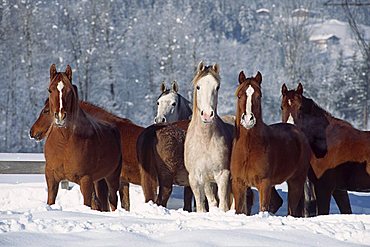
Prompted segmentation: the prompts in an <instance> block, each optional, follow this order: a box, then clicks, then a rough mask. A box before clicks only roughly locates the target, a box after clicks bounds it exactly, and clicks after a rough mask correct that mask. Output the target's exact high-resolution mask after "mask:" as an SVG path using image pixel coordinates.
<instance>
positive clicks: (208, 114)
mask: <svg viewBox="0 0 370 247" xmlns="http://www.w3.org/2000/svg"><path fill="white" fill-rule="evenodd" d="M219 71H220V68H219V66H218V65H217V64H214V65H211V66H205V65H204V63H203V62H200V63H199V64H198V67H197V71H196V74H195V77H194V79H193V85H194V93H193V95H194V96H193V116H192V118H191V121H190V124H189V127H188V131H187V134H186V138H185V144H184V145H185V146H184V160H185V167H186V169H187V170H188V172H189V183H190V186H191V189H192V191H193V193H194V197H195V201H196V209H197V212H205V211H206V209H205V205H204V199H205V197H207V200H208V203H209V205H210V206H214V207H217V201H216V198H215V195H214V193H213V190H212V185H211V183H216V184H217V187H218V197H219V208H220V209H221V210H223V211H227V210H228V209H229V195H228V192H229V177H230V170H229V162H230V152H231V142H232V134H233V133H232V131H230V130H229V128H227V125H226V124H225V123H224V122H223V121H222V119H221V118H220V117H219V116H218V114H217V100H218V90H219V88H220V74H219Z"/></svg>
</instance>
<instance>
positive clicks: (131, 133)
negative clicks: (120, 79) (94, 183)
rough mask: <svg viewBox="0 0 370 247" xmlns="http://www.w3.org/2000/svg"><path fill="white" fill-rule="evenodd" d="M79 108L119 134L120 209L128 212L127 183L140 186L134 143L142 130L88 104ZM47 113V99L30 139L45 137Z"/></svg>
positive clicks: (127, 121) (82, 103)
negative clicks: (113, 127)
mask: <svg viewBox="0 0 370 247" xmlns="http://www.w3.org/2000/svg"><path fill="white" fill-rule="evenodd" d="M80 107H81V108H82V109H83V110H84V111H85V112H87V113H88V114H89V115H90V116H92V117H94V118H98V119H101V120H104V121H107V122H109V123H111V124H114V125H115V126H116V127H117V128H118V130H119V132H120V135H121V148H122V153H124V155H123V160H122V170H121V177H120V189H119V192H120V199H121V206H122V208H124V209H126V210H129V209H130V200H129V183H133V184H137V185H141V181H140V169H139V165H138V160H137V155H136V141H137V138H138V136H139V135H140V133H141V132H142V130H144V128H143V127H140V126H138V125H136V124H134V123H132V122H131V121H130V120H128V119H125V118H120V117H118V116H116V115H113V114H111V113H109V112H108V111H106V110H104V109H102V108H100V107H98V106H95V105H93V104H91V103H88V102H84V101H80ZM49 112H50V107H49V99H47V100H46V101H45V105H44V108H43V109H42V110H41V113H40V115H39V117H38V119H37V120H36V122H35V123H34V124H33V125H32V127H31V130H30V137H31V138H34V139H36V140H37V141H40V140H42V139H44V138H45V137H46V136H47V134H48V131H49V129H50V127H51V124H52V122H53V117H52V116H51V115H50V114H49ZM102 186H104V185H102ZM100 190H102V189H100Z"/></svg>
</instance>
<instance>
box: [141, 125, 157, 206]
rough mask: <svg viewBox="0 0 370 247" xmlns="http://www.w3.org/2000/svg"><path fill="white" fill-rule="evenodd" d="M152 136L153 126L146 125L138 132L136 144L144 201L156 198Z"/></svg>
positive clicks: (155, 168) (155, 169)
mask: <svg viewBox="0 0 370 247" xmlns="http://www.w3.org/2000/svg"><path fill="white" fill-rule="evenodd" d="M154 137H155V131H154V130H153V128H150V127H148V128H147V129H145V130H144V131H143V132H142V133H141V134H140V136H139V138H138V139H137V144H136V151H137V159H138V161H139V168H140V176H141V187H142V189H143V192H144V197H145V202H148V201H153V202H155V201H156V199H157V187H158V172H157V167H156V165H155V162H154V159H155V155H154V151H153V141H154Z"/></svg>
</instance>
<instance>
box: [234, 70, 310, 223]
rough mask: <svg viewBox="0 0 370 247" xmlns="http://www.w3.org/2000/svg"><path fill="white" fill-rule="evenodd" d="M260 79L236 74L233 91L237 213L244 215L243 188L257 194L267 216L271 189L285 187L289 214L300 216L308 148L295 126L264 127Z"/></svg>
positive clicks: (308, 155)
mask: <svg viewBox="0 0 370 247" xmlns="http://www.w3.org/2000/svg"><path fill="white" fill-rule="evenodd" d="M261 82H262V75H261V73H260V72H257V75H256V76H255V77H250V78H246V76H245V74H244V72H243V71H241V72H240V74H239V86H238V88H237V90H236V96H237V103H236V133H235V135H234V142H233V149H232V155H231V163H230V169H231V177H232V180H231V181H232V191H233V193H234V198H235V210H236V213H238V214H240V213H245V210H246V207H245V206H246V205H245V188H247V187H251V186H255V187H256V188H257V189H258V192H259V194H260V197H259V200H260V202H259V211H260V212H262V213H263V214H265V213H266V212H269V204H270V198H271V189H272V188H273V186H274V185H277V184H281V183H283V182H284V181H286V182H287V184H288V214H289V215H292V216H302V213H303V204H302V203H303V201H302V200H301V199H302V198H303V197H302V196H303V191H304V183H305V181H306V176H307V172H308V168H309V165H310V163H309V161H310V154H311V150H310V146H309V144H308V142H307V140H306V138H305V136H304V134H303V133H302V132H301V131H300V130H299V129H298V128H297V127H295V126H294V125H291V124H287V123H277V124H272V125H266V124H265V123H264V122H263V119H262V109H261V97H262V91H261Z"/></svg>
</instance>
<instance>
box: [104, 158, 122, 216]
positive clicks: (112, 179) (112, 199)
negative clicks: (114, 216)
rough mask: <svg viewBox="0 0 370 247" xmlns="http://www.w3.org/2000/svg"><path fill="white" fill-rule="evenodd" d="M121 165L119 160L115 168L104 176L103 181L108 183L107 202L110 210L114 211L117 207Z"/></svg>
mask: <svg viewBox="0 0 370 247" xmlns="http://www.w3.org/2000/svg"><path fill="white" fill-rule="evenodd" d="M121 167H122V165H121V162H119V165H118V166H117V168H116V170H115V171H114V172H113V173H112V174H110V175H109V176H108V177H106V178H105V181H106V182H107V184H108V189H109V204H110V207H111V210H112V211H115V210H116V209H117V204H118V196H117V191H118V189H119V183H120V176H121Z"/></svg>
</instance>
